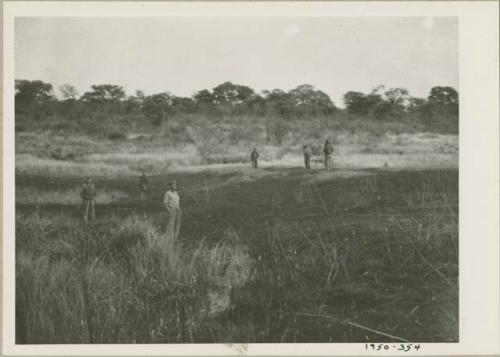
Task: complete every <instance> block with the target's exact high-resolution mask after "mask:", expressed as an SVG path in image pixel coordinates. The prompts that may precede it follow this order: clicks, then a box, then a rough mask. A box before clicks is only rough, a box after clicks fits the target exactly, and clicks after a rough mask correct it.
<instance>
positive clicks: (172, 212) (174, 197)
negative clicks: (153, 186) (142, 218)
mask: <svg viewBox="0 0 500 357" xmlns="http://www.w3.org/2000/svg"><path fill="white" fill-rule="evenodd" d="M163 203H164V204H165V209H166V210H167V229H166V235H167V240H168V241H171V242H173V241H175V240H177V237H178V236H179V232H180V230H181V206H180V198H179V194H178V193H177V183H176V182H175V181H171V182H170V184H169V189H168V190H167V191H166V192H165V195H164V196H163Z"/></svg>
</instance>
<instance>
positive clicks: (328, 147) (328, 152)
mask: <svg viewBox="0 0 500 357" xmlns="http://www.w3.org/2000/svg"><path fill="white" fill-rule="evenodd" d="M323 153H324V154H325V167H326V169H327V170H330V169H331V168H332V166H333V162H332V155H333V145H332V144H330V142H329V141H328V140H326V141H325V146H324V147H323Z"/></svg>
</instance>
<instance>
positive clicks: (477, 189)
mask: <svg viewBox="0 0 500 357" xmlns="http://www.w3.org/2000/svg"><path fill="white" fill-rule="evenodd" d="M3 10H4V14H3V16H4V18H3V20H4V22H3V45H4V52H3V61H4V63H3V65H4V67H3V74H4V76H3V89H4V92H3V232H2V238H3V239H2V248H3V249H2V252H3V257H2V258H3V259H2V262H3V277H2V278H3V279H2V282H3V289H2V290H3V294H2V304H3V305H2V312H3V313H2V317H3V319H2V352H3V354H5V355H51V356H55V355H66V356H69V355H146V354H147V355H193V356H194V355H212V356H214V355H216V356H226V355H290V356H292V355H293V356H298V355H300V356H302V355H318V356H320V355H346V356H347V355H358V356H359V355H381V353H380V352H377V351H367V350H365V347H364V343H331V344H330V343H314V344H313V343H309V344H245V345H243V344H147V345H146V344H143V345H139V344H126V345H123V344H122V345H118V344H107V345H104V344H93V345H90V344H86V345H15V328H14V311H15V309H14V302H15V298H14V293H15V278H14V268H15V263H14V257H15V250H14V248H15V227H14V224H15V197H14V180H15V162H14V157H15V145H14V79H15V78H14V73H15V72H14V19H15V18H16V17H21V16H22V17H30V16H33V17H49V16H50V17H215V16H216V17H394V16H397V17H420V16H422V17H426V16H430V17H440V16H443V17H457V18H458V22H459V50H460V52H459V68H460V70H459V81H460V82H459V83H460V86H459V93H460V135H459V143H460V145H459V156H460V163H459V226H460V227H459V289H460V292H459V321H460V323H459V342H458V343H423V344H422V348H421V349H420V350H419V351H410V352H407V353H405V355H465V354H477V355H479V354H500V337H499V336H500V309H499V305H500V296H499V290H500V289H499V285H500V266H499V252H500V245H499V213H500V211H499V200H500V190H499V182H500V180H499V163H500V155H499V154H500V150H499V32H498V25H499V21H498V3H497V2H496V1H463V2H462V1H460V2H456V1H448V2H445V1H432V2H430V1H427V2H423V1H415V2H413V1H411V2H410V1H406V2H405V1H386V2H378V1H370V2H361V1H352V2H351V1H349V2H348V1H345V2H329V1H325V2H303V1H294V2H284V1H279V2H240V1H235V2H232V1H231V2H115V1H110V2H106V1H102V2H94V1H88V2H84V1H81V2H80V1H78V2H69V1H68V2H62V1H61V2H52V1H50V2H39V1H29V2H28V1H24V2H22V1H19V2H18V1H15V2H14V1H10V2H9V1H7V2H4V9H3ZM383 354H384V355H398V354H400V352H398V351H384V352H383Z"/></svg>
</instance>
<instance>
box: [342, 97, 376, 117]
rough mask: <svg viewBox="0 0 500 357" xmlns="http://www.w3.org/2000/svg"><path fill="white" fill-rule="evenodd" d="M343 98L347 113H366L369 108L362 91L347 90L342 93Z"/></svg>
mask: <svg viewBox="0 0 500 357" xmlns="http://www.w3.org/2000/svg"><path fill="white" fill-rule="evenodd" d="M343 100H344V105H345V107H346V110H347V112H348V113H349V114H353V115H368V113H369V109H370V108H369V105H368V104H369V103H368V101H367V98H366V95H365V94H364V93H361V92H354V91H349V92H347V93H345V94H344V96H343Z"/></svg>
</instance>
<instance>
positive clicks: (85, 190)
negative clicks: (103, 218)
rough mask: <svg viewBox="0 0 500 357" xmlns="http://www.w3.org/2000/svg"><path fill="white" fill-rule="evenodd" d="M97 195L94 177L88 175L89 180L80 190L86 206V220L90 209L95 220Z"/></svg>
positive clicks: (84, 218)
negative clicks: (93, 181)
mask: <svg viewBox="0 0 500 357" xmlns="http://www.w3.org/2000/svg"><path fill="white" fill-rule="evenodd" d="M95 195H96V192H95V186H94V184H93V183H92V178H91V177H87V182H85V183H84V184H83V185H82V190H81V191H80V197H81V198H82V201H83V206H84V213H83V220H84V221H85V222H87V220H88V218H89V211H90V219H91V220H95Z"/></svg>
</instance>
